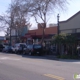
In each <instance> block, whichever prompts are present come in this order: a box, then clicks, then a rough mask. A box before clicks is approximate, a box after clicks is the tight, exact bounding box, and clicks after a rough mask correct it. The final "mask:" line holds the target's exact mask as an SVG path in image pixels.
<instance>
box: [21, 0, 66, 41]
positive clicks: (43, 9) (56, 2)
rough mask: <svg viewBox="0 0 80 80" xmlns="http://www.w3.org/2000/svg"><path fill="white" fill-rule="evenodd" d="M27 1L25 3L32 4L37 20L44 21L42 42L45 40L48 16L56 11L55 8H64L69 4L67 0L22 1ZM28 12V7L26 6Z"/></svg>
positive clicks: (31, 8)
mask: <svg viewBox="0 0 80 80" xmlns="http://www.w3.org/2000/svg"><path fill="white" fill-rule="evenodd" d="M23 1H24V2H25V5H27V4H28V5H30V8H29V9H30V10H29V12H31V15H32V16H33V17H34V18H35V21H36V22H37V23H39V20H40V19H41V20H42V22H43V23H44V26H43V25H41V26H42V27H43V36H42V42H43V41H44V33H45V32H44V31H45V27H46V24H47V16H49V15H50V14H51V13H54V11H55V10H59V9H61V10H64V8H65V7H66V4H67V0H29V3H28V2H27V0H22V2H23ZM25 12H26V7H25Z"/></svg>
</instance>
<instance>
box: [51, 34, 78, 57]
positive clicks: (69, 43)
mask: <svg viewBox="0 0 80 80" xmlns="http://www.w3.org/2000/svg"><path fill="white" fill-rule="evenodd" d="M52 42H53V43H56V44H59V51H60V49H61V47H60V46H61V45H65V49H66V51H67V53H68V54H67V55H71V56H72V55H74V54H75V53H76V43H77V38H76V36H74V35H70V34H59V35H55V36H53V37H52ZM59 53H61V52H59ZM64 53H65V52H64Z"/></svg>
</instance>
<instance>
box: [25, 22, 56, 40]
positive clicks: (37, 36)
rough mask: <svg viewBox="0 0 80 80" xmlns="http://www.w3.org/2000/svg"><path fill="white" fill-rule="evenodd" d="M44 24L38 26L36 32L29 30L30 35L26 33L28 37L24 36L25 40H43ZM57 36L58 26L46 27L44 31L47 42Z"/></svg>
mask: <svg viewBox="0 0 80 80" xmlns="http://www.w3.org/2000/svg"><path fill="white" fill-rule="evenodd" d="M43 25H44V24H43V23H41V24H40V23H39V24H38V29H35V30H29V31H28V33H26V35H25V36H24V38H25V39H34V40H38V41H40V40H41V39H42V35H43V28H42V27H43ZM55 34H57V25H56V26H54V25H53V26H49V27H46V28H45V30H44V39H45V41H48V40H50V39H51V38H52V36H54V35H55Z"/></svg>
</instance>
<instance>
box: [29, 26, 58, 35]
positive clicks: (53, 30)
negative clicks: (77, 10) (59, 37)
mask: <svg viewBox="0 0 80 80" xmlns="http://www.w3.org/2000/svg"><path fill="white" fill-rule="evenodd" d="M28 33H32V34H35V35H42V34H43V29H42V28H39V29H36V30H29V31H28ZM47 34H57V26H55V27H49V28H45V35H47Z"/></svg>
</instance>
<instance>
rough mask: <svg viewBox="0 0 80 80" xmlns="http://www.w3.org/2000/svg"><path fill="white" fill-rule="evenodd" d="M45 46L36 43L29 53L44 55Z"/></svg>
mask: <svg viewBox="0 0 80 80" xmlns="http://www.w3.org/2000/svg"><path fill="white" fill-rule="evenodd" d="M42 54H43V47H42V45H40V44H34V45H33V48H32V50H31V51H30V52H29V55H42Z"/></svg>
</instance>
